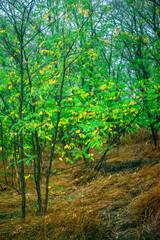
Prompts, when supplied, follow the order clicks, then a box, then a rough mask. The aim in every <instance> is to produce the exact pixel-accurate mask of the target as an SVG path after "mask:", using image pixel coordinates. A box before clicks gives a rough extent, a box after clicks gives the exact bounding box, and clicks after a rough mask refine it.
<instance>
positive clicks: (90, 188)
mask: <svg viewBox="0 0 160 240" xmlns="http://www.w3.org/2000/svg"><path fill="white" fill-rule="evenodd" d="M91 152H92V153H94V158H95V160H97V159H99V158H100V155H99V154H98V153H97V150H92V151H91ZM47 157H48V156H47V152H46V156H45V158H46V159H47ZM78 163H80V162H78ZM70 166H71V164H69V163H68V162H62V161H59V157H58V156H57V158H56V159H55V160H54V164H53V169H56V170H58V169H62V168H67V167H70ZM91 172H92V170H91V169H90V170H89V169H88V170H87V169H85V167H84V165H79V166H77V167H76V168H73V169H68V171H66V172H63V171H61V172H60V174H59V175H56V176H51V179H50V183H51V186H50V195H49V206H48V214H47V215H46V216H44V215H42V216H39V215H37V213H36V192H35V186H34V181H33V179H32V178H31V177H28V179H27V180H26V181H27V185H26V193H27V194H26V197H27V207H26V214H27V216H26V220H25V221H24V220H22V219H21V212H20V211H21V196H20V195H19V194H18V193H17V192H15V191H14V190H13V189H11V188H9V187H6V188H5V190H3V191H2V189H1V195H0V239H5V240H8V239H19V240H27V239H28V240H36V239H38V240H41V239H44V240H46V239H55V240H65V239H66V240H67V239H72V240H105V239H110V240H114V239H115V240H116V239H120V240H125V239H126V240H138V239H140V240H141V239H143V240H159V239H160V145H159V146H157V147H155V146H154V145H153V143H152V139H151V134H150V133H147V132H145V131H144V130H143V131H142V130H140V131H139V132H138V133H134V134H130V135H129V136H127V138H126V140H125V141H121V143H120V145H119V149H117V148H113V149H111V150H110V151H109V152H108V155H107V160H106V162H105V163H104V164H103V167H102V169H101V171H100V172H99V173H98V175H97V176H96V177H95V178H93V179H92V180H90V181H88V180H87V179H88V176H90V174H91ZM3 187H4V186H3ZM44 187H45V180H43V179H42V193H43V195H44Z"/></svg>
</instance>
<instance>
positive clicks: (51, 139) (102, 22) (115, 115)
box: [0, 0, 160, 217]
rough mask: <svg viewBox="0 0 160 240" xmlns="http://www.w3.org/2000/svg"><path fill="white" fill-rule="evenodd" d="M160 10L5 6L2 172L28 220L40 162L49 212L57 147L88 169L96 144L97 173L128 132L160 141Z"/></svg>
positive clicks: (1, 6)
mask: <svg viewBox="0 0 160 240" xmlns="http://www.w3.org/2000/svg"><path fill="white" fill-rule="evenodd" d="M159 14H160V11H159V3H158V2H156V0H155V1H145V0H142V1H132V0H125V1H122V0H119V1H117V0H116V1H100V0H99V1H91V0H89V1H83V0H82V1H81V0H80V1H72V0H70V1H69V0H67V1H63V0H62V1H60V0H54V1H53V0H25V1H24V0H20V1H18V0H11V1H9V0H4V1H1V2H0V19H1V22H0V53H1V54H0V124H1V128H0V133H1V135H0V143H1V149H0V150H1V160H2V163H3V167H4V172H3V174H2V178H3V177H4V179H5V183H6V184H12V185H13V186H16V189H17V191H19V192H20V193H21V195H22V216H23V217H25V201H26V200H25V195H26V192H25V189H26V188H25V185H26V184H25V182H26V179H27V177H28V176H29V174H30V169H32V167H33V171H32V174H33V178H34V181H35V189H36V191H37V209H38V211H39V212H41V211H42V210H44V211H47V204H48V194H49V178H50V174H51V173H52V172H53V171H54V169H52V162H53V157H54V155H55V153H57V152H58V153H59V154H61V157H60V158H59V160H60V161H62V160H64V161H69V162H71V164H73V163H75V162H76V161H77V160H78V159H79V158H81V157H82V158H83V160H84V162H85V164H86V166H88V164H89V162H90V161H94V156H92V155H91V154H90V151H89V149H90V148H97V149H99V152H102V158H101V159H100V161H99V162H98V164H97V165H96V167H95V170H99V169H100V167H101V164H102V162H103V160H104V159H105V155H106V153H107V151H108V150H109V149H110V148H111V147H112V146H113V145H114V144H117V142H118V141H119V140H120V137H121V136H123V137H125V134H126V133H127V132H133V131H136V130H137V129H138V128H141V127H143V128H147V129H148V131H151V132H152V136H153V142H154V144H155V145H157V131H158V129H159V127H160V111H159V110H160V109H159V106H160V97H159V93H160V85H159V79H160V74H159V65H160V60H159V57H160V30H159V25H160V23H159ZM106 143H107V148H106V149H105V150H103V147H104V144H106ZM47 147H49V151H50V159H49V160H48V161H47V162H44V161H43V153H44V151H45V149H46V148H47ZM42 172H45V179H46V192H45V197H44V198H45V200H44V206H42V196H41V178H42V176H41V174H42ZM2 181H3V182H4V180H2ZM2 181H1V182H2ZM17 186H18V187H17Z"/></svg>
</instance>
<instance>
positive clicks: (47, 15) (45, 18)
mask: <svg viewBox="0 0 160 240" xmlns="http://www.w3.org/2000/svg"><path fill="white" fill-rule="evenodd" d="M48 17H49V13H47V14H46V16H45V17H44V18H43V21H45V20H47V18H48Z"/></svg>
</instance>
